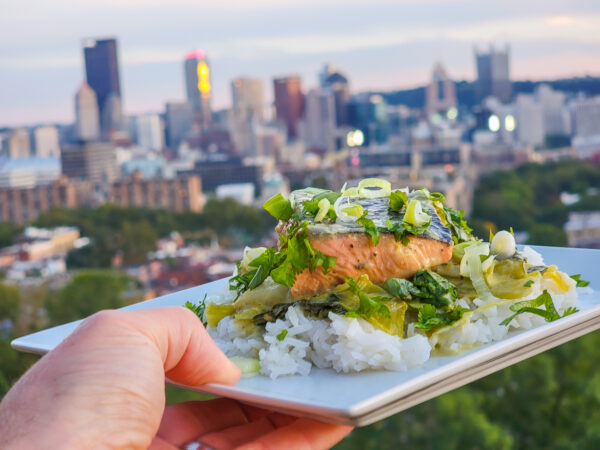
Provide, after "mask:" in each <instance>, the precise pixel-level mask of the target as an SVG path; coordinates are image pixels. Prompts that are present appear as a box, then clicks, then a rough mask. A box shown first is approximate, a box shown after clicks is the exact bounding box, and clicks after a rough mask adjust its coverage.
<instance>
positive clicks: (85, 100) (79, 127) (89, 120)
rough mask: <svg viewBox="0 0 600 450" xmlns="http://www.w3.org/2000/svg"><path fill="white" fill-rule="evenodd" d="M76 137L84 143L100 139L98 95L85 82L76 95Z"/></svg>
mask: <svg viewBox="0 0 600 450" xmlns="http://www.w3.org/2000/svg"><path fill="white" fill-rule="evenodd" d="M75 135H76V137H77V139H80V140H82V141H96V140H98V138H99V137H100V120H99V116H98V101H97V100H96V93H95V92H94V90H93V89H92V88H91V87H90V86H89V85H88V84H87V83H86V82H85V81H84V82H83V83H81V86H80V87H79V90H78V91H77V93H76V94H75Z"/></svg>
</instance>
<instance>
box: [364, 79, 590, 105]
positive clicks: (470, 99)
mask: <svg viewBox="0 0 600 450" xmlns="http://www.w3.org/2000/svg"><path fill="white" fill-rule="evenodd" d="M540 84H549V85H550V86H552V88H553V89H555V90H557V91H562V92H566V93H569V94H576V93H578V92H583V93H584V94H586V95H588V96H594V95H600V77H579V78H563V79H559V80H547V81H531V80H523V81H513V94H515V95H516V94H530V93H532V92H533V91H534V90H535V88H536V87H537V86H539V85H540ZM372 94H379V95H381V96H383V98H385V101H386V102H387V103H388V104H389V105H406V106H408V107H410V108H423V107H424V106H425V86H421V87H417V88H413V89H402V90H397V91H387V92H372ZM456 95H457V97H458V102H459V104H461V105H464V106H467V107H472V106H475V105H476V97H475V82H474V81H464V80H462V81H457V82H456Z"/></svg>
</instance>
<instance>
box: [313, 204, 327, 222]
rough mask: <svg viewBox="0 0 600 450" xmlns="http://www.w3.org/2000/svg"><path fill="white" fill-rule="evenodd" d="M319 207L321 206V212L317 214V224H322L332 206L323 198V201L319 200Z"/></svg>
mask: <svg viewBox="0 0 600 450" xmlns="http://www.w3.org/2000/svg"><path fill="white" fill-rule="evenodd" d="M318 205H319V211H318V212H317V215H316V216H315V222H320V221H322V220H323V219H324V218H325V216H326V215H327V213H328V212H329V207H330V206H331V203H330V202H329V200H327V199H326V198H322V199H321V200H319V203H318Z"/></svg>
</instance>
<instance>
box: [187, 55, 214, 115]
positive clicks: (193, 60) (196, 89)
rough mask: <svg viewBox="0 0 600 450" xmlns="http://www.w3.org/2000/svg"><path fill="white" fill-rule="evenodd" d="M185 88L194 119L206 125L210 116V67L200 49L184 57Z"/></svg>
mask: <svg viewBox="0 0 600 450" xmlns="http://www.w3.org/2000/svg"><path fill="white" fill-rule="evenodd" d="M184 69H185V89H186V95H187V99H188V101H189V102H190V104H191V105H192V109H193V110H194V121H195V122H196V123H197V124H198V125H200V126H203V127H205V126H207V125H208V124H209V123H210V121H211V118H212V112H211V108H210V93H211V84H210V67H209V65H208V60H207V59H206V53H204V51H202V50H195V51H191V52H189V53H188V54H187V55H186V57H185V62H184Z"/></svg>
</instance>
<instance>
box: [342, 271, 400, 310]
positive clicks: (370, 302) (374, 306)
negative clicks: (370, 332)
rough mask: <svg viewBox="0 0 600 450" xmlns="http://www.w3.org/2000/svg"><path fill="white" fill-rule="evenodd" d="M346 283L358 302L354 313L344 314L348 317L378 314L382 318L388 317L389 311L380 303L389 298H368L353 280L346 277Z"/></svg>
mask: <svg viewBox="0 0 600 450" xmlns="http://www.w3.org/2000/svg"><path fill="white" fill-rule="evenodd" d="M346 283H348V286H350V290H351V291H352V293H353V294H354V295H356V296H357V297H358V299H359V301H360V303H359V307H358V309H357V310H356V311H349V312H347V313H346V315H347V316H349V317H357V314H358V316H365V317H371V316H372V315H373V314H380V315H381V316H383V317H390V310H389V309H388V307H387V306H385V305H384V304H383V303H382V302H385V301H387V300H390V298H389V297H379V296H373V297H370V296H368V295H367V294H366V293H364V292H363V291H362V290H361V289H360V286H359V285H358V283H357V282H356V280H355V279H354V278H350V277H346Z"/></svg>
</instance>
